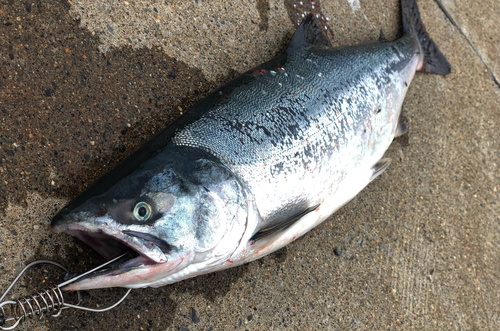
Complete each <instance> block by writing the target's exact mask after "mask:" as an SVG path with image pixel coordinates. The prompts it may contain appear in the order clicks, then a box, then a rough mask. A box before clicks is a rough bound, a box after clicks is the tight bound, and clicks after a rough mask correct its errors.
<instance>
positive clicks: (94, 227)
mask: <svg viewBox="0 0 500 331" xmlns="http://www.w3.org/2000/svg"><path fill="white" fill-rule="evenodd" d="M124 230H125V229H124V227H123V225H122V224H120V223H118V222H116V221H114V220H113V219H112V218H105V219H104V220H102V219H100V220H99V221H94V219H93V218H90V219H87V220H86V221H84V222H82V221H80V222H74V223H63V224H60V225H58V226H55V227H53V228H52V231H53V232H55V233H63V232H64V233H67V234H69V235H71V236H74V237H76V238H78V239H80V240H81V241H83V242H85V243H86V244H88V245H89V246H90V247H92V248H93V249H94V250H96V251H97V252H98V253H100V254H101V255H102V256H103V257H105V258H106V259H112V258H114V257H116V256H118V255H120V254H122V253H123V252H125V251H126V250H127V247H129V248H130V249H132V250H134V251H136V252H137V253H139V254H140V255H142V256H144V257H146V258H147V259H149V260H151V261H152V262H154V263H165V262H167V257H166V256H165V253H164V252H163V251H162V250H161V249H160V248H159V247H158V246H157V245H155V244H154V243H152V242H150V241H145V240H143V239H141V238H137V237H134V236H130V235H127V234H126V232H125V231H124Z"/></svg>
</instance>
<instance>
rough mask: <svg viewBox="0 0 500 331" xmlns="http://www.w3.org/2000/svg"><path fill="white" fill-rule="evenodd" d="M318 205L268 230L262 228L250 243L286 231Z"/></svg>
mask: <svg viewBox="0 0 500 331" xmlns="http://www.w3.org/2000/svg"><path fill="white" fill-rule="evenodd" d="M318 207H319V205H316V206H313V207H310V208H307V209H306V210H304V211H302V212H300V213H298V214H296V215H294V216H292V217H291V218H288V219H286V220H284V221H282V222H280V223H275V224H273V225H272V226H271V227H268V228H262V229H260V230H259V231H257V233H255V234H254V235H253V236H252V238H250V241H254V242H255V241H258V240H260V239H262V238H266V237H268V236H270V235H273V234H275V233H277V232H280V231H283V230H285V229H288V228H289V227H291V226H292V225H293V224H295V222H297V221H298V220H300V219H301V218H302V217H303V216H305V215H307V214H309V213H310V212H312V211H314V210H315V209H316V208H318Z"/></svg>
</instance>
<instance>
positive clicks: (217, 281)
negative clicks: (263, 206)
mask: <svg viewBox="0 0 500 331" xmlns="http://www.w3.org/2000/svg"><path fill="white" fill-rule="evenodd" d="M443 3H444V6H445V7H447V8H448V11H449V12H450V13H451V15H452V16H454V17H455V20H456V21H457V22H459V23H460V24H462V26H466V28H467V31H469V32H471V33H470V34H469V35H468V36H470V39H471V40H473V45H477V49H482V50H486V51H482V54H489V55H488V61H490V62H488V63H494V62H495V61H496V60H497V59H496V58H495V57H494V54H495V53H494V52H490V51H489V50H490V49H491V50H494V49H495V47H497V45H496V44H498V43H496V44H495V43H494V42H491V41H488V37H487V36H491V38H493V39H494V38H495V33H496V32H490V31H491V30H495V29H491V28H488V27H492V26H495V24H497V22H498V21H499V19H500V17H499V15H500V14H499V12H498V11H494V10H488V11H487V12H486V13H485V12H484V10H485V8H483V7H486V8H490V7H488V6H489V5H490V4H492V2H491V1H490V2H488V1H487V2H486V3H485V6H483V7H481V6H472V5H471V6H466V5H462V4H455V2H453V1H444V2H443ZM453 4H455V5H454V6H452V5H453ZM419 5H420V8H421V12H422V16H423V20H424V23H425V24H426V26H427V30H428V31H429V32H430V34H431V36H432V38H433V39H434V40H435V41H436V43H437V45H439V47H440V49H441V50H442V52H443V53H444V54H445V56H446V57H447V58H448V60H449V61H450V63H451V64H452V70H453V72H452V74H450V75H448V76H446V77H440V76H433V75H424V74H417V75H416V77H415V79H414V81H413V83H412V85H411V87H410V90H409V92H408V95H407V98H406V104H405V106H404V111H405V116H406V117H407V119H408V123H409V125H410V131H409V133H408V134H407V135H405V136H403V137H401V138H399V139H397V140H396V141H395V142H394V143H393V144H392V146H391V148H390V149H389V151H388V152H387V157H391V158H392V159H393V164H392V165H391V167H390V169H389V170H388V171H387V172H386V173H384V174H383V175H381V176H380V177H379V178H377V180H375V181H374V182H373V183H372V184H370V185H369V187H367V188H366V189H365V190H364V191H363V192H361V193H360V194H359V195H358V196H357V197H356V198H355V199H354V200H353V201H352V202H350V203H349V204H347V205H346V206H345V207H344V208H342V209H341V210H340V211H339V212H337V213H336V214H335V215H333V216H332V217H331V218H330V219H329V220H327V221H326V222H325V223H324V224H322V225H321V226H319V227H318V228H316V229H314V230H312V231H311V232H309V233H308V234H307V235H305V236H304V238H302V239H300V240H298V241H296V242H294V243H292V244H291V245H289V246H287V247H286V248H284V249H282V250H280V251H278V252H276V253H274V254H272V255H270V256H268V257H265V258H263V259H261V260H258V261H255V262H252V263H250V264H248V265H245V266H242V267H238V268H234V269H229V270H226V271H223V272H219V273H215V274H210V275H206V276H201V277H197V278H194V279H191V280H187V281H183V282H180V283H177V284H174V285H171V286H166V287H162V288H159V289H144V290H135V291H133V292H132V294H131V296H130V297H129V298H128V299H127V300H126V301H125V302H124V303H123V304H122V305H120V306H119V307H117V308H116V309H114V310H113V311H110V312H108V313H103V314H96V313H86V312H80V311H71V310H67V311H64V312H63V313H62V316H61V317H60V318H58V319H44V320H42V321H33V322H29V323H27V324H26V325H25V326H24V329H26V330H32V329H35V330H103V329H107V330H124V329H129V330H141V329H142V330H285V329H291V330H333V329H356V330H358V329H359V330H362V329H369V330H372V329H391V330H392V329H398V328H400V329H404V330H408V329H419V330H421V329H426V330H427V329H436V330H457V329H460V330H475V329H481V330H482V329H489V330H498V329H500V317H499V316H500V308H499V305H498V302H499V301H500V264H499V263H498V261H499V258H500V218H499V216H498V215H499V211H500V208H499V199H500V175H499V171H498V166H499V164H500V146H499V144H500V133H499V131H498V127H499V124H500V114H499V109H500V90H499V87H498V86H497V85H496V84H495V83H494V81H493V79H492V77H491V75H490V74H489V73H488V71H487V70H486V68H485V65H484V63H483V60H481V59H480V58H479V56H478V54H477V52H476V51H475V50H474V49H473V48H472V47H471V45H470V43H469V42H468V41H467V40H466V39H465V38H464V36H463V35H462V34H461V33H460V31H459V30H458V29H457V27H455V26H454V25H453V24H451V23H450V21H449V20H448V19H446V17H445V14H444V13H443V11H442V10H441V9H440V8H439V6H438V5H437V4H436V3H435V2H434V1H430V0H421V1H419ZM494 5H495V4H493V6H494ZM313 7H314V8H313ZM492 8H493V7H492ZM155 9H156V11H155ZM311 11H312V12H313V13H314V14H315V15H318V17H319V20H320V21H321V24H322V27H323V28H325V27H326V29H325V31H326V34H327V35H328V36H329V38H330V39H332V42H333V44H334V45H345V44H354V43H359V42H368V41H376V40H377V39H378V38H379V35H380V30H382V31H383V33H384V35H385V36H386V37H387V38H388V39H392V38H395V37H396V36H397V35H398V34H399V26H400V23H399V22H400V21H399V20H400V14H399V3H398V1H396V0H390V1H382V0H374V1H370V2H369V3H367V2H363V1H362V2H359V1H352V0H350V1H344V0H342V1H341V0H332V1H325V0H323V1H315V2H314V3H313V2H311V1H305V2H303V3H301V2H298V1H270V0H269V1H267V0H259V1H246V0H241V1H225V2H221V1H213V2H207V1H202V0H199V1H198V0H193V1H166V2H165V1H162V2H159V1H157V2H154V1H149V2H147V4H146V2H141V1H111V0H109V1H102V0H99V1H93V2H86V1H74V2H71V3H67V2H64V1H56V0H47V1H40V0H34V1H31V2H30V1H26V2H24V1H17V0H0V68H1V70H0V123H1V124H0V125H1V130H0V185H1V186H0V187H1V188H2V190H1V192H0V205H1V209H2V216H1V217H0V245H2V246H1V248H0V288H6V287H7V285H8V283H9V282H10V281H11V280H12V278H13V277H14V276H15V275H16V274H17V273H18V272H19V271H20V270H21V269H22V267H23V266H24V265H26V264H28V263H29V262H31V261H33V260H35V259H40V258H47V259H53V260H56V261H58V262H61V263H62V264H64V265H66V266H67V267H68V268H69V269H70V270H71V271H74V272H81V271H85V270H88V269H89V268H91V267H93V266H96V265H98V264H100V263H101V262H102V259H101V258H100V257H99V256H98V255H97V254H96V253H94V252H93V251H92V250H91V249H90V248H88V247H86V246H85V245H84V244H82V243H80V242H78V241H76V240H74V239H72V238H70V237H68V236H55V235H53V234H52V233H51V232H50V230H49V224H50V219H51V217H52V216H53V215H55V213H56V212H57V211H58V210H59V209H60V208H61V207H62V206H63V205H64V203H66V202H67V201H68V200H69V199H70V198H71V197H74V196H75V195H76V194H78V192H81V191H82V190H83V189H84V188H85V187H87V186H88V185H89V184H91V183H92V181H94V180H95V179H96V178H98V177H99V176H101V175H102V174H104V173H105V172H106V171H107V170H109V169H110V168H111V167H112V166H113V165H114V164H116V163H117V162H119V161H120V160H122V159H123V158H124V157H125V156H126V155H128V154H129V153H131V152H132V151H133V150H134V149H135V148H137V147H139V146H140V145H141V144H142V143H144V142H145V141H146V140H147V139H149V138H151V137H152V136H153V135H154V133H156V132H158V131H159V130H161V129H162V128H163V127H165V126H166V125H168V123H171V122H172V121H173V120H174V119H175V118H177V117H178V116H180V114H181V113H183V112H185V111H187V110H188V109H189V107H190V106H191V105H193V104H194V103H195V102H197V101H199V100H200V99H202V98H203V96H205V95H207V93H209V92H210V91H211V90H213V89H215V88H216V87H217V85H218V84H220V83H223V82H225V81H227V80H229V79H231V78H232V77H234V76H235V75H237V74H238V73H241V72H243V71H245V70H246V69H250V68H252V66H254V65H256V64H258V63H261V62H264V61H266V60H268V59H270V58H271V57H272V56H274V55H276V54H278V53H279V52H280V51H282V50H283V49H284V47H285V46H286V43H287V41H288V39H289V38H290V36H291V34H292V33H293V31H294V29H295V28H294V26H296V24H297V21H298V20H300V18H301V16H302V14H304V12H306V13H307V12H311ZM158 16H159V17H158ZM215 16H216V17H215ZM75 18H80V19H81V21H78V20H75ZM195 18H196V20H195ZM223 21H224V23H222V22H223ZM464 22H466V23H467V24H466V25H465V23H464ZM132 23H133V25H132ZM146 30H147V31H146ZM482 31H487V33H486V34H483V32H482ZM495 31H498V29H496V30H495ZM488 33H491V34H488ZM474 34H477V35H478V36H479V37H478V38H477V39H475V38H473V36H474ZM466 35H467V34H466ZM493 39H490V40H493ZM492 54H493V55H492ZM491 67H494V65H492V66H491ZM494 70H496V69H494ZM57 276H58V272H57V271H56V270H55V269H51V268H48V267H46V268H44V267H42V268H39V269H37V270H34V271H33V272H31V273H29V274H28V275H27V278H25V279H24V280H23V281H22V282H21V285H22V286H21V287H20V288H17V289H16V294H21V295H26V294H28V293H33V292H34V291H35V290H38V289H45V288H47V286H50V284H51V279H54V278H55V277H57ZM122 292H123V291H120V290H102V291H88V292H84V303H85V304H88V305H92V304H94V305H95V304H98V305H100V307H103V306H104V305H107V304H111V303H113V302H114V301H115V300H117V299H118V298H119V297H120V295H121V293H122ZM21 329H23V328H21Z"/></svg>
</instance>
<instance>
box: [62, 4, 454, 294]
mask: <svg viewBox="0 0 500 331" xmlns="http://www.w3.org/2000/svg"><path fill="white" fill-rule="evenodd" d="M402 9H403V23H404V24H403V25H404V26H403V29H404V35H403V36H402V37H401V38H400V39H398V40H396V41H394V42H384V43H375V44H367V45H358V46H348V47H341V48H331V47H328V46H327V41H326V38H325V37H324V36H323V35H322V34H321V32H320V31H319V29H318V28H317V27H316V25H315V23H314V21H313V19H312V17H308V18H307V19H306V20H305V22H303V23H302V25H301V26H300V27H299V28H298V31H297V32H296V33H295V35H294V37H293V38H292V41H291V43H290V47H289V48H288V50H287V51H285V52H284V53H282V54H281V55H280V56H278V57H276V58H274V59H273V60H271V61H269V62H266V63H264V64H262V65H260V66H258V67H257V68H254V69H253V70H250V71H248V72H247V73H245V74H243V75H242V76H240V77H238V78H237V79H235V80H234V81H232V82H230V83H228V84H226V85H224V86H222V87H221V88H219V89H218V90H217V91H215V92H214V93H212V94H211V95H210V96H209V97H207V98H206V99H204V100H203V101H202V102H200V103H199V104H198V105H196V106H195V107H194V108H193V109H191V110H190V111H189V112H188V113H187V114H185V115H184V116H182V117H181V118H179V119H178V120H177V121H176V122H174V123H173V124H172V125H171V126H170V127H168V128H167V129H165V130H164V131H163V132H162V133H160V134H159V135H158V136H156V137H155V138H154V139H153V140H151V141H150V142H149V143H148V144H146V145H145V146H144V147H143V148H142V149H141V150H139V151H137V152H135V153H134V154H133V155H132V156H131V157H129V158H128V159H127V160H126V161H125V162H124V163H122V164H121V165H120V166H118V167H117V168H116V169H115V170H113V171H111V172H110V173H109V174H108V175H106V176H105V177H103V178H102V179H101V180H100V181H98V182H97V183H96V184H95V185H94V186H93V187H91V188H90V189H89V190H88V191H86V192H85V193H83V194H82V195H81V196H80V197H78V198H77V199H75V200H74V201H73V202H72V203H71V204H70V205H68V206H67V207H66V208H65V209H63V210H62V211H61V212H60V213H59V214H58V215H56V217H55V218H54V220H53V222H52V226H53V229H54V231H56V232H66V233H68V234H71V235H74V236H76V237H78V238H79V239H81V240H83V241H84V242H86V243H88V244H89V245H90V246H92V247H93V248H95V249H96V250H98V251H99V252H100V253H101V254H102V255H103V256H105V257H106V258H111V257H114V256H117V255H118V254H120V253H122V252H124V251H131V252H132V251H133V252H135V253H134V254H135V255H133V254H132V255H131V256H129V257H127V258H126V259H124V260H123V261H120V262H118V263H117V264H116V265H114V266H112V267H110V269H109V270H106V271H103V272H100V273H97V274H93V275H90V276H88V277H86V278H83V279H82V280H79V281H77V282H75V283H74V284H72V285H69V286H68V287H67V288H66V290H79V289H90V288H99V287H113V286H123V287H132V288H134V287H146V286H152V287H158V286H162V285H166V284H170V283H173V282H177V281H179V280H182V279H186V278H190V277H194V276H196V275H199V274H204V273H208V272H212V271H216V270H222V269H225V268H228V267H233V266H236V265H239V264H242V263H247V262H249V261H252V260H255V259H257V258H259V257H262V256H264V255H266V254H269V253H271V252H273V251H275V250H277V249H279V248H281V247H283V246H284V245H286V244H288V243H290V242H291V241H293V240H295V239H297V238H299V237H300V236H302V235H303V234H304V233H306V232H307V231H309V230H310V229H312V228H313V227H315V226H317V225H318V224H320V223H321V222H322V221H324V220H325V219H326V218H327V217H329V216H330V215H331V214H332V213H333V212H335V211H336V210H337V209H339V208H340V207H341V206H342V205H344V204H345V203H347V202H348V201H349V200H351V199H352V198H353V197H354V196H355V195H356V194H357V193H359V191H361V190H362V189H363V188H364V187H365V186H366V185H368V183H369V182H370V181H372V180H373V179H374V178H375V177H376V176H378V175H379V174H380V173H382V172H383V171H384V170H385V169H386V168H387V166H388V165H389V160H386V159H383V155H384V153H385V151H386V150H387V148H388V147H389V145H390V144H391V142H392V140H393V138H394V137H395V136H396V135H398V134H401V133H402V132H404V127H405V124H404V123H402V121H401V107H402V104H403V100H404V97H405V94H406V91H407V89H408V86H409V85H410V82H411V80H412V78H413V76H414V75H415V72H416V71H427V72H432V73H438V74H446V73H449V64H448V63H447V62H446V60H445V59H444V57H443V56H442V54H441V53H440V52H439V50H438V49H437V47H436V46H435V45H434V44H433V42H432V40H431V39H430V38H428V36H427V34H426V33H425V30H424V29H423V26H422V24H421V22H420V19H419V16H418V8H417V7H416V4H415V2H414V1H412V0H403V1H402Z"/></svg>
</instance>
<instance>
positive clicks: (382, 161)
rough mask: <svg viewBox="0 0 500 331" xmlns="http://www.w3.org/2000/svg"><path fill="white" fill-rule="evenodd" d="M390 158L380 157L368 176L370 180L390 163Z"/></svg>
mask: <svg viewBox="0 0 500 331" xmlns="http://www.w3.org/2000/svg"><path fill="white" fill-rule="evenodd" d="M391 162H392V160H391V159H389V158H384V159H380V161H378V162H377V163H375V165H374V166H373V168H372V171H373V173H372V176H371V177H370V182H371V181H372V180H374V179H375V178H377V177H378V176H379V175H380V174H381V173H383V172H384V171H386V170H387V168H389V166H390V165H391Z"/></svg>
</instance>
